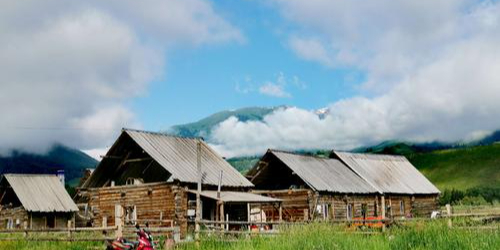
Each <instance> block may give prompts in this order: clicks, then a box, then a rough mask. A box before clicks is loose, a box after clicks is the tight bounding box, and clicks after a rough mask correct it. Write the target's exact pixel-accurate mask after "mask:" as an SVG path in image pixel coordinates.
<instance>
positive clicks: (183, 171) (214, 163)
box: [123, 129, 253, 187]
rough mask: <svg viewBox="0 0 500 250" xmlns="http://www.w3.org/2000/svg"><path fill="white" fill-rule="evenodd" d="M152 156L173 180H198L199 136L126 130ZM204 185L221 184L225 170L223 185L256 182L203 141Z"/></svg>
mask: <svg viewBox="0 0 500 250" xmlns="http://www.w3.org/2000/svg"><path fill="white" fill-rule="evenodd" d="M123 133H127V134H128V135H129V136H130V137H131V138H132V139H133V140H134V141H135V142H136V143H137V144H138V145H139V146H140V147H141V148H142V149H143V150H144V151H145V152H146V153H147V154H148V155H149V156H151V158H153V159H154V160H155V161H156V162H158V164H160V165H161V166H162V167H163V168H165V169H166V170H167V171H168V172H169V173H171V174H172V177H171V179H174V180H175V179H177V180H179V181H181V182H189V183H197V180H198V172H197V142H198V139H193V138H183V137H177V136H170V135H166V134H161V133H153V132H146V131H138V130H130V129H124V130H123ZM201 145H202V146H201V152H202V159H201V168H202V173H203V174H202V176H203V184H209V185H218V182H219V175H220V171H221V170H222V171H223V178H222V185H223V186H232V187H252V186H253V184H252V183H251V182H250V181H248V180H247V179H246V178H245V177H244V176H243V175H241V174H240V173H239V172H238V171H237V170H236V169H234V168H233V167H232V166H231V165H230V164H229V163H228V162H227V161H225V160H224V159H223V158H222V157H221V156H219V155H218V154H217V153H216V152H215V151H214V150H213V149H212V148H210V147H209V146H208V145H207V144H206V143H205V142H203V141H202V142H201Z"/></svg>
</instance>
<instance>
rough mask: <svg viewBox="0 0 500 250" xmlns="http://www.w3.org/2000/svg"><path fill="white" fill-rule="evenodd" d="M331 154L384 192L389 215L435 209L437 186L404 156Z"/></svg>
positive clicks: (415, 214)
mask: <svg viewBox="0 0 500 250" xmlns="http://www.w3.org/2000/svg"><path fill="white" fill-rule="evenodd" d="M330 158H333V159H337V160H340V161H342V163H344V164H345V165H346V166H347V167H349V168H350V169H351V170H352V171H354V172H355V173H356V174H357V175H359V176H361V177H362V178H363V179H364V180H365V181H366V182H368V183H370V185H372V186H373V187H374V188H376V189H377V190H378V191H379V192H380V193H382V194H383V196H382V197H383V198H384V199H385V203H386V204H385V207H386V209H387V211H386V214H387V216H388V217H403V216H406V217H428V216H430V215H431V213H432V211H435V210H438V206H439V204H438V202H439V194H440V191H439V189H437V188H436V186H434V185H433V184H432V183H431V182H430V181H429V180H428V179H427V178H426V177H425V176H424V175H423V174H422V173H420V172H419V171H418V170H417V168H415V166H413V165H412V164H411V163H410V161H408V159H406V157H404V156H396V155H383V154H360V153H346V152H339V151H332V152H331V154H330Z"/></svg>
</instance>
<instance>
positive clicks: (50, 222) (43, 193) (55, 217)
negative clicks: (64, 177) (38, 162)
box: [0, 174, 78, 229]
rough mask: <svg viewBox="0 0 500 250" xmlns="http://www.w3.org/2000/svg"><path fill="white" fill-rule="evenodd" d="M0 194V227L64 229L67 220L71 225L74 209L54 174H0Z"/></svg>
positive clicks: (75, 209)
mask: <svg viewBox="0 0 500 250" xmlns="http://www.w3.org/2000/svg"><path fill="white" fill-rule="evenodd" d="M0 195H1V196H0V223H1V224H0V225H1V228H3V229H15V228H18V229H20V228H23V229H24V228H29V229H45V228H66V227H67V226H68V221H70V222H69V223H70V224H71V225H74V219H75V217H74V216H75V212H77V211H78V208H77V206H76V204H75V203H74V202H73V200H72V199H71V197H70V196H69V194H68V193H67V192H66V189H64V185H63V183H61V179H60V177H58V176H56V175H42V174H4V175H3V176H2V177H1V179H0Z"/></svg>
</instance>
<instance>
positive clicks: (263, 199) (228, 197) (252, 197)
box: [189, 190, 281, 203]
mask: <svg viewBox="0 0 500 250" xmlns="http://www.w3.org/2000/svg"><path fill="white" fill-rule="evenodd" d="M189 192H190V193H194V194H196V190H189ZM200 195H201V196H204V197H207V198H210V199H213V200H219V201H222V202H229V203H231V202H233V203H239V202H241V203H274V202H281V200H280V199H276V198H271V197H267V196H263V195H258V194H253V193H246V192H233V191H221V192H220V198H217V191H205V190H204V191H201V194H200Z"/></svg>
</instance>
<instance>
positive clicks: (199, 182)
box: [194, 139, 202, 242]
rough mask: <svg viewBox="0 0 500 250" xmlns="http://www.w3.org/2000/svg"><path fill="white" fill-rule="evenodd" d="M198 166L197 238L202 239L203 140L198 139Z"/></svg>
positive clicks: (195, 227)
mask: <svg viewBox="0 0 500 250" xmlns="http://www.w3.org/2000/svg"><path fill="white" fill-rule="evenodd" d="M196 167H197V172H198V189H197V192H196V218H195V226H194V230H195V240H196V241H197V242H199V240H200V221H201V178H202V173H201V140H200V139H198V140H197V143H196Z"/></svg>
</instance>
